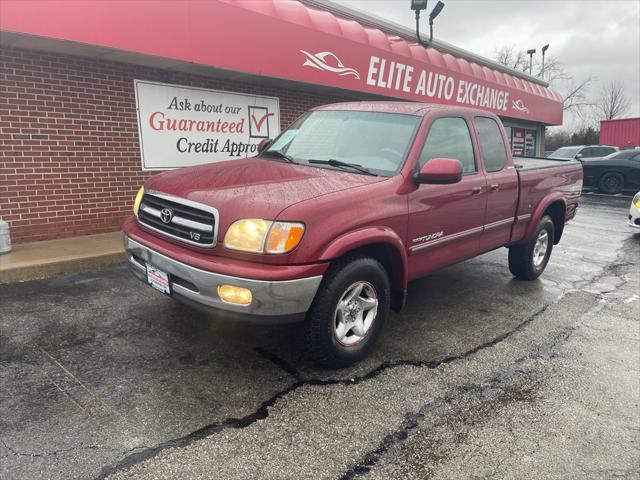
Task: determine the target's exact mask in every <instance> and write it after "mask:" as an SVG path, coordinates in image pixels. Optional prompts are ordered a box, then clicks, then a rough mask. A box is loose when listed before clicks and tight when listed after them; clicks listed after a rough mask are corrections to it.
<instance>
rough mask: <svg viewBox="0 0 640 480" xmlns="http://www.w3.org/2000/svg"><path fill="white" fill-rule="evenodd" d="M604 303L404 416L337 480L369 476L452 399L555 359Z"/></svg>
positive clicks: (488, 390) (492, 389)
mask: <svg viewBox="0 0 640 480" xmlns="http://www.w3.org/2000/svg"><path fill="white" fill-rule="evenodd" d="M605 304H606V302H604V301H602V299H600V300H599V301H598V303H597V304H596V305H595V306H594V307H592V308H591V309H590V310H589V311H588V312H586V313H585V314H584V315H581V316H580V318H578V319H577V320H576V321H575V322H574V323H573V324H572V325H571V326H570V327H567V328H565V329H563V330H562V331H561V333H560V334H558V335H556V337H555V338H554V339H553V340H552V341H551V342H550V343H549V344H548V345H546V346H545V347H546V348H541V347H543V346H537V347H536V350H537V352H534V353H532V354H530V355H528V356H526V357H525V358H521V359H518V360H516V361H515V362H514V363H513V364H511V365H510V366H509V367H508V368H506V369H505V370H504V371H503V372H501V373H500V374H499V375H496V376H494V377H493V378H491V379H490V380H489V381H488V382H483V383H482V384H467V385H463V386H459V387H456V388H453V389H451V390H450V391H449V392H447V394H445V395H443V396H441V397H439V398H437V399H435V400H433V401H431V402H429V403H426V404H425V405H423V406H422V407H421V408H420V409H419V410H418V411H416V412H410V413H407V414H405V419H404V421H403V422H402V424H401V425H400V426H399V427H398V429H396V430H395V431H394V432H392V433H390V434H388V435H386V436H385V437H384V438H383V440H382V441H381V442H380V444H379V446H378V447H377V448H376V449H375V450H372V451H370V452H367V453H366V454H365V455H364V456H363V457H362V459H361V460H360V461H359V462H358V463H356V464H355V465H354V466H353V467H352V468H350V469H349V470H348V471H347V472H345V473H344V474H343V475H342V476H341V477H340V480H354V479H355V478H358V477H361V476H363V475H366V474H367V473H369V471H370V470H371V468H372V467H374V466H375V465H376V464H377V463H378V462H379V461H380V460H381V459H382V457H383V456H384V455H385V454H386V453H387V452H388V451H389V450H390V449H391V448H392V447H394V446H395V445H397V444H400V443H402V442H404V441H405V440H407V439H408V438H409V434H410V433H411V431H412V430H414V429H415V428H417V427H418V426H419V425H420V422H421V421H422V420H423V419H424V418H425V416H426V415H427V414H428V413H430V412H432V411H434V410H436V409H438V408H440V407H444V406H446V405H448V404H450V403H451V402H452V401H454V400H460V401H461V400H462V399H461V398H460V397H462V396H466V395H469V394H471V395H475V396H476V397H478V398H483V399H484V398H486V397H490V396H495V394H496V390H497V391H504V390H505V388H503V386H504V384H505V383H507V382H509V380H511V379H512V378H513V377H514V376H515V375H516V374H517V373H519V371H520V367H521V366H522V364H523V363H524V362H525V361H527V360H537V359H541V358H551V357H553V356H555V353H554V350H555V349H557V348H558V347H560V346H561V345H563V344H564V343H566V342H567V341H568V340H569V339H570V338H571V337H572V336H573V334H574V332H575V331H576V330H577V329H578V328H580V327H581V326H582V325H583V323H584V321H585V320H586V319H587V318H589V317H591V316H592V315H594V314H596V313H598V312H599V311H600V310H602V309H603V308H604V306H605Z"/></svg>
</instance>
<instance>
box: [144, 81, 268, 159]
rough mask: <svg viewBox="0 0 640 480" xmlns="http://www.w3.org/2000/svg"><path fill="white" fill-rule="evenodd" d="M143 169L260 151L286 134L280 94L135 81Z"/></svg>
mask: <svg viewBox="0 0 640 480" xmlns="http://www.w3.org/2000/svg"><path fill="white" fill-rule="evenodd" d="M134 84H135V93H136V108H137V112H138V131H139V135H140V155H141V157H142V169H143V170H168V169H172V168H179V167H186V166H189V165H199V164H202V163H210V162H220V161H224V160H233V159H237V158H245V157H251V156H254V155H257V153H258V144H259V143H260V142H261V141H262V140H263V139H265V138H274V137H276V136H277V135H278V134H279V133H280V107H279V101H278V98H275V97H263V96H258V95H245V94H240V93H233V92H222V91H218V90H209V89H203V88H195V87H182V86H177V85H168V84H164V83H155V82H147V81H143V80H135V81H134Z"/></svg>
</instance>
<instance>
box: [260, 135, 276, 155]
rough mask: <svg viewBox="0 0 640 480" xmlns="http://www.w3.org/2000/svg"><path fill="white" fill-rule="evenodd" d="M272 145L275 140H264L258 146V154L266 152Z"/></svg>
mask: <svg viewBox="0 0 640 480" xmlns="http://www.w3.org/2000/svg"><path fill="white" fill-rule="evenodd" d="M272 143H273V140H271V139H270V138H265V139H264V140H262V141H261V142H260V143H259V144H258V153H262V152H264V151H265V150H266V149H267V148H269V147H270V146H271V144H272Z"/></svg>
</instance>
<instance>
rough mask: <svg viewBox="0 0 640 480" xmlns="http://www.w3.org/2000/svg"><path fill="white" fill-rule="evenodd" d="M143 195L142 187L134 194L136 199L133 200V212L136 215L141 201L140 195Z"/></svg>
mask: <svg viewBox="0 0 640 480" xmlns="http://www.w3.org/2000/svg"><path fill="white" fill-rule="evenodd" d="M143 195H144V187H140V190H138V193H137V194H136V199H135V200H134V201H133V214H134V215H135V216H136V217H137V216H138V210H139V209H140V202H141V201H142V196H143Z"/></svg>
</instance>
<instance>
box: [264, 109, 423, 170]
mask: <svg viewBox="0 0 640 480" xmlns="http://www.w3.org/2000/svg"><path fill="white" fill-rule="evenodd" d="M421 120H422V117H418V116H415V115H404V114H399V113H383V112H356V111H349V110H316V111H313V112H311V113H309V114H308V115H305V116H304V117H302V118H300V119H298V120H296V121H295V122H294V123H293V124H292V125H291V126H290V127H289V128H288V129H287V130H286V131H285V132H283V133H282V135H280V137H278V138H277V139H276V140H275V142H274V143H273V144H272V145H271V146H270V147H269V148H268V149H267V150H266V154H267V155H268V153H269V152H272V151H278V152H282V153H285V154H287V155H288V156H289V157H290V158H292V159H293V160H294V161H296V162H299V163H304V164H307V163H308V164H309V165H311V166H314V167H315V166H318V167H321V168H331V167H327V166H326V164H324V165H320V164H317V163H313V161H314V160H315V161H318V160H320V161H329V160H338V161H340V162H347V163H351V164H355V165H358V166H361V167H365V168H366V169H368V170H370V171H372V172H375V173H376V174H378V175H387V176H388V175H393V174H394V173H396V172H397V171H398V170H400V167H401V166H402V164H403V162H404V158H405V156H406V153H407V151H408V150H409V147H410V146H411V143H412V142H413V137H414V135H415V131H416V130H417V127H418V124H419V123H420V121H421ZM267 155H263V156H264V157H265V158H267ZM309 161H311V162H309ZM336 168H339V169H343V168H342V167H336Z"/></svg>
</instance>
